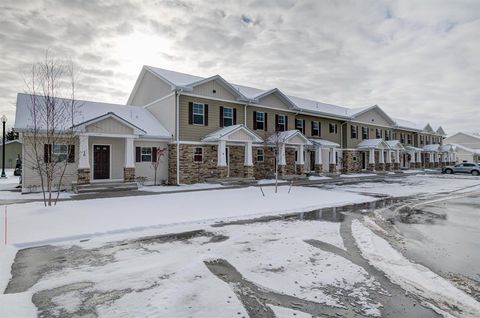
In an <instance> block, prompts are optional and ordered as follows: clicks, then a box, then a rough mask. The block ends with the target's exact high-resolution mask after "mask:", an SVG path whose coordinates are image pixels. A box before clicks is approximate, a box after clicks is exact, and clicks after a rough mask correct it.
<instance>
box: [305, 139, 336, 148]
mask: <svg viewBox="0 0 480 318" xmlns="http://www.w3.org/2000/svg"><path fill="white" fill-rule="evenodd" d="M308 140H310V142H311V143H312V144H314V145H315V146H320V148H339V147H340V145H339V144H337V143H336V142H333V141H328V140H325V139H320V138H310V139H308Z"/></svg>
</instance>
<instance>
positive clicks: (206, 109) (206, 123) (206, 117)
mask: <svg viewBox="0 0 480 318" xmlns="http://www.w3.org/2000/svg"><path fill="white" fill-rule="evenodd" d="M204 107H205V120H204V123H205V126H208V104H205V106H204Z"/></svg>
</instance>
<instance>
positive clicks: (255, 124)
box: [253, 111, 257, 130]
mask: <svg viewBox="0 0 480 318" xmlns="http://www.w3.org/2000/svg"><path fill="white" fill-rule="evenodd" d="M255 129H257V112H256V111H254V112H253V130H255Z"/></svg>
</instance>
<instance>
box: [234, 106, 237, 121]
mask: <svg viewBox="0 0 480 318" xmlns="http://www.w3.org/2000/svg"><path fill="white" fill-rule="evenodd" d="M233 124H234V125H236V124H237V109H236V108H234V109H233Z"/></svg>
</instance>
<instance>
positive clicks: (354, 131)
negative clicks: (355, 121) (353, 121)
mask: <svg viewBox="0 0 480 318" xmlns="http://www.w3.org/2000/svg"><path fill="white" fill-rule="evenodd" d="M350 137H351V138H352V139H357V138H358V132H357V126H353V125H352V126H350Z"/></svg>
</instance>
